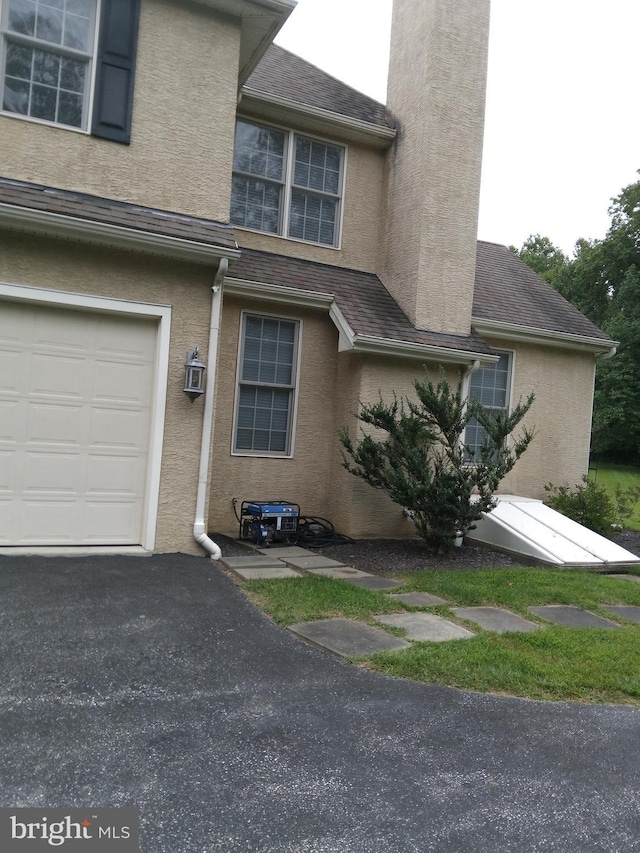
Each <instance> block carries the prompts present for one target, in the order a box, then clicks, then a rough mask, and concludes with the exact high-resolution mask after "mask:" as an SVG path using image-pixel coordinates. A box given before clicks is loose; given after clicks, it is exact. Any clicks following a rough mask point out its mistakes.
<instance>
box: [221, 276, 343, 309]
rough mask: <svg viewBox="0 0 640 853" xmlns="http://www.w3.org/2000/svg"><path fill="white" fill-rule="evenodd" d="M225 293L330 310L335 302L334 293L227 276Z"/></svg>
mask: <svg viewBox="0 0 640 853" xmlns="http://www.w3.org/2000/svg"><path fill="white" fill-rule="evenodd" d="M224 292H225V293H227V294H229V295H231V296H248V297H254V298H255V299H266V300H268V301H269V302H290V303H292V304H293V305H303V306H305V307H307V308H325V309H326V308H328V307H329V306H330V305H331V304H332V303H333V302H334V300H335V296H334V295H333V294H332V293H316V292H314V291H312V290H300V289H298V288H294V287H283V286H282V285H280V284H266V283H263V282H261V281H246V280H245V279H242V278H233V276H227V277H226V278H225V280H224Z"/></svg>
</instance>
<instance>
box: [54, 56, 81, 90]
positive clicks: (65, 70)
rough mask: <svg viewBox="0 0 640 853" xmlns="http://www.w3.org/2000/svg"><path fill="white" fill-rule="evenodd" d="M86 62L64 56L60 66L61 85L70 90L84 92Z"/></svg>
mask: <svg viewBox="0 0 640 853" xmlns="http://www.w3.org/2000/svg"><path fill="white" fill-rule="evenodd" d="M85 70H86V65H85V64H84V62H76V61H75V59H66V58H63V60H62V63H61V66H60V87H61V88H62V89H67V91H69V92H77V93H79V94H82V93H83V92H84V72H85Z"/></svg>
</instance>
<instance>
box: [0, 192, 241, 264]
mask: <svg viewBox="0 0 640 853" xmlns="http://www.w3.org/2000/svg"><path fill="white" fill-rule="evenodd" d="M0 225H6V226H7V227H9V228H17V229H19V230H22V231H26V232H28V233H35V234H49V235H52V236H59V237H67V238H69V237H71V238H73V239H76V240H83V241H87V242H89V243H98V244H103V245H106V246H117V247H118V248H122V249H137V250H139V251H146V252H150V253H152V254H154V255H164V256H167V257H171V258H180V259H184V260H189V261H194V262H196V263H207V264H209V263H211V259H212V258H222V257H225V258H239V257H240V251H239V250H238V249H230V248H226V247H224V246H215V245H211V244H209V243H202V242H200V241H196V240H184V239H182V238H181V237H169V236H167V235H164V234H156V233H154V232H152V231H142V230H138V229H134V228H124V227H122V226H120V225H111V224H109V223H106V222H95V221H94V220H92V219H80V218H79V217H77V216H65V215H64V214H61V213H50V212H49V211H45V210H34V209H33V208H29V207H20V206H18V205H14V204H5V203H0Z"/></svg>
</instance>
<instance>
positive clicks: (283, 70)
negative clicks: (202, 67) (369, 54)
mask: <svg viewBox="0 0 640 853" xmlns="http://www.w3.org/2000/svg"><path fill="white" fill-rule="evenodd" d="M243 92H246V93H251V94H256V95H258V96H260V95H266V96H272V97H276V98H279V99H282V100H284V101H287V102H289V103H291V104H292V105H297V106H299V107H302V108H307V107H311V108H312V109H316V110H325V111H327V112H330V113H337V114H338V115H341V116H344V117H346V118H349V119H355V120H356V121H361V122H365V123H366V124H370V125H375V126H377V127H378V128H382V129H384V130H392V129H393V123H392V121H391V117H390V114H389V113H388V111H387V108H386V107H385V105H384V104H381V103H379V102H378V101H376V100H374V99H373V98H370V97H368V96H367V95H363V94H362V92H358V91H357V89H352V88H351V86H347V84H346V83H342V82H341V81H340V80H337V79H336V78H335V77H332V76H331V75H330V74H327V73H326V72H324V71H321V70H320V69H319V68H317V67H316V66H315V65H311V63H309V62H306V61H305V60H304V59H301V58H300V57H299V56H296V55H295V54H293V53H290V52H289V51H288V50H285V49H284V48H282V47H279V46H278V45H275V44H272V45H271V46H270V47H269V49H268V50H267V52H266V53H265V55H264V56H263V57H262V59H261V60H260V62H259V63H258V65H257V67H256V69H255V71H254V72H253V73H252V74H251V76H250V77H249V78H248V80H247V82H246V83H245V85H244V87H243Z"/></svg>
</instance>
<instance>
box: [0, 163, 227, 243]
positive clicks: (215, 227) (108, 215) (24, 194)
mask: <svg viewBox="0 0 640 853" xmlns="http://www.w3.org/2000/svg"><path fill="white" fill-rule="evenodd" d="M0 204H9V205H15V206H16V207H26V208H29V209H31V210H40V211H43V212H46V213H54V214H60V215H62V216H69V217H73V218H76V219H82V220H89V221H92V222H100V223H102V224H105V225H116V226H120V227H122V228H130V229H131V230H132V231H137V232H141V231H142V232H148V233H152V234H159V235H162V236H165V237H175V238H178V239H181V240H188V241H190V242H194V243H204V244H207V245H211V246H220V247H221V248H225V249H236V248H237V245H236V241H235V236H234V233H233V229H232V228H231V227H230V226H229V225H225V224H224V223H220V222H214V221H213V220H211V219H200V218H198V217H195V216H186V215H184V214H181V213H174V212H172V211H168V210H156V209H155V208H151V207H141V206H140V205H138V204H130V203H128V202H122V201H114V200H113V199H107V198H100V197H99V196H93V195H87V194H85V193H77V192H70V191H69V190H60V189H56V188H54V187H46V186H41V185H39V184H29V183H24V182H22V181H12V180H10V179H8V178H2V177H0Z"/></svg>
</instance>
